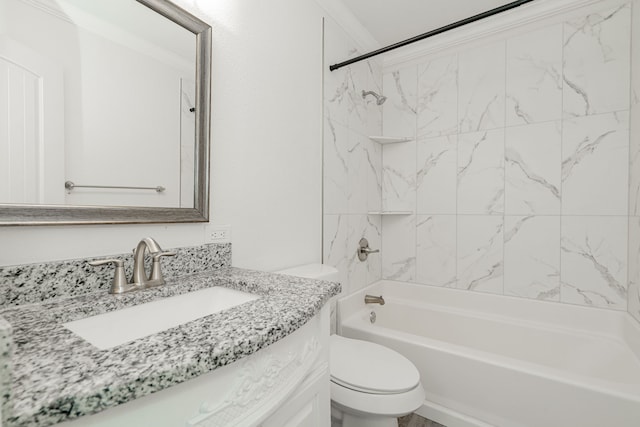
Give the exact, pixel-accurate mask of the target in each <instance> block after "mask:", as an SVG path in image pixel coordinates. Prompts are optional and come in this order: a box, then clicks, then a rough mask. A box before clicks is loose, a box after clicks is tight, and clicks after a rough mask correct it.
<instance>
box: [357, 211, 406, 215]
mask: <svg viewBox="0 0 640 427" xmlns="http://www.w3.org/2000/svg"><path fill="white" fill-rule="evenodd" d="M367 214H368V215H412V214H413V212H411V211H373V212H367Z"/></svg>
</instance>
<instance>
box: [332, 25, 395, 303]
mask: <svg viewBox="0 0 640 427" xmlns="http://www.w3.org/2000/svg"><path fill="white" fill-rule="evenodd" d="M358 54H360V52H358V50H357V48H356V47H355V43H354V42H353V41H352V40H351V39H350V37H349V36H348V35H347V34H346V33H345V32H344V30H343V29H342V28H341V27H340V26H339V25H338V24H337V23H336V22H335V21H333V20H332V19H330V18H325V23H324V69H325V72H324V114H323V119H324V170H323V185H324V202H323V210H324V214H323V233H324V235H323V262H324V263H325V264H329V265H332V266H334V267H336V268H337V269H338V270H339V271H340V275H341V283H342V289H343V293H349V292H352V291H355V290H358V289H361V288H363V287H364V286H366V285H368V284H369V283H373V282H375V281H377V280H380V277H381V260H380V259H381V258H380V255H378V254H374V255H371V256H370V257H369V260H368V261H367V262H360V261H359V260H358V258H357V255H356V249H357V247H358V242H359V241H360V239H361V238H363V237H366V238H367V240H368V241H369V246H370V247H371V248H374V249H378V248H380V245H381V235H382V224H381V219H380V216H379V215H369V212H375V211H380V210H381V203H382V187H383V185H384V184H383V182H382V146H381V145H380V144H378V143H376V142H373V141H371V140H370V139H369V136H371V135H381V134H382V107H380V106H378V105H377V104H376V101H375V98H374V97H372V96H367V97H366V98H363V97H362V91H363V90H365V91H369V90H372V91H374V92H376V93H379V94H382V68H381V66H380V65H379V64H378V63H377V62H376V61H374V60H371V61H363V62H359V63H356V64H353V65H350V66H348V67H344V68H341V69H339V70H336V71H333V72H332V71H329V65H331V64H335V63H337V62H342V61H344V60H346V59H348V58H350V57H353V56H357V55H358Z"/></svg>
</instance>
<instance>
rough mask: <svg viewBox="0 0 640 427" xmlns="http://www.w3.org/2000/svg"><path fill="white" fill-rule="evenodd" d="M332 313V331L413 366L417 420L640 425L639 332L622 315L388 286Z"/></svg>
mask: <svg viewBox="0 0 640 427" xmlns="http://www.w3.org/2000/svg"><path fill="white" fill-rule="evenodd" d="M365 294H372V295H382V296H383V297H384V299H385V301H386V304H385V305H383V306H380V305H376V304H368V305H366V306H365V304H364V295H365ZM337 307H338V308H337V315H338V333H340V334H341V335H344V336H346V337H351V338H359V339H364V340H368V341H373V342H377V343H379V344H382V345H385V346H387V347H390V348H392V349H394V350H396V351H398V352H399V353H401V354H403V355H404V356H405V357H407V358H408V359H410V360H411V361H412V362H413V363H414V364H415V365H416V367H417V368H418V370H419V371H420V376H421V379H422V384H423V386H424V388H425V391H426V399H425V402H424V404H423V406H422V407H421V408H420V409H419V410H418V411H417V413H418V414H420V415H422V416H424V417H427V418H430V419H432V420H434V421H437V422H440V423H442V424H444V425H446V426H447V427H472V426H473V427H487V426H500V427H525V426H526V427H591V426H593V427H609V426H611V427H639V426H640V325H638V323H637V322H635V321H634V320H633V319H632V318H631V316H630V315H629V314H627V313H626V312H618V311H613V310H603V309H595V308H588V307H580V306H572V305H567V304H557V303H549V302H542V301H535V300H527V299H524V298H513V297H505V296H497V295H490V294H482V293H476V292H468V291H461V290H455V289H446V288H438V287H432V286H423V285H415V284H410V283H403V282H393V281H380V282H377V283H374V284H373V285H370V286H368V287H367V288H365V289H363V290H361V291H358V292H356V293H354V294H351V295H349V296H347V297H345V298H342V299H341V300H339V301H338V306H337ZM371 312H374V313H375V317H376V320H375V323H371V321H370V317H371Z"/></svg>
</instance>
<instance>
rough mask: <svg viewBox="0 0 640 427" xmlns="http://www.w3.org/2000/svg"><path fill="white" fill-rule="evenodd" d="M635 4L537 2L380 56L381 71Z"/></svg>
mask: <svg viewBox="0 0 640 427" xmlns="http://www.w3.org/2000/svg"><path fill="white" fill-rule="evenodd" d="M634 1H638V0H536V1H534V2H531V3H527V4H524V5H522V6H520V7H517V8H515V9H512V10H509V11H507V12H503V13H501V14H499V15H495V16H492V17H491V18H487V19H484V20H481V21H477V22H474V23H472V24H468V25H465V26H463V27H459V28H456V29H455V30H451V31H448V32H446V33H442V34H439V35H437V36H434V37H432V38H429V39H425V40H422V41H420V42H416V43H414V44H412V45H409V46H406V47H403V48H400V49H397V50H395V51H393V52H390V53H386V54H384V56H383V68H384V70H385V72H386V71H387V70H389V69H391V68H398V66H400V65H402V64H406V63H410V62H414V61H417V60H421V59H423V58H424V57H425V56H431V55H437V54H439V53H442V52H445V51H450V50H455V49H461V48H468V47H469V44H472V43H478V42H483V41H486V40H490V39H492V38H497V37H504V36H506V35H508V33H513V32H517V31H519V32H522V31H524V30H525V29H527V27H534V26H536V25H538V26H539V25H540V24H541V23H544V24H545V25H549V24H550V23H551V21H558V22H561V20H563V19H567V18H570V17H571V15H572V14H575V13H576V12H577V11H582V12H583V13H584V12H586V13H589V12H590V11H592V10H593V11H595V10H602V9H606V8H608V7H616V6H617V5H620V4H623V3H632V2H634Z"/></svg>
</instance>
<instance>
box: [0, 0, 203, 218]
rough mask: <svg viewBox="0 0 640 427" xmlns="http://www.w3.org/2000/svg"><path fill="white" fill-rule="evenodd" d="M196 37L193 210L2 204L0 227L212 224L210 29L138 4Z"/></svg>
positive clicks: (162, 7)
mask: <svg viewBox="0 0 640 427" xmlns="http://www.w3.org/2000/svg"><path fill="white" fill-rule="evenodd" d="M136 1H137V2H139V3H141V4H143V5H145V6H147V7H149V8H150V9H151V10H153V11H155V12H157V13H159V14H161V15H163V16H164V17H166V18H168V19H170V20H171V21H173V22H175V23H176V24H178V25H180V26H182V27H184V28H185V29H187V30H189V31H191V32H192V33H194V34H195V36H196V106H195V108H196V111H195V114H196V130H195V138H196V141H195V153H194V169H195V182H194V207H193V208H162V207H153V208H152V207H129V206H126V207H125V206H64V205H19V204H4V203H0V226H2V225H4V226H7V225H65V224H142V223H177V222H207V221H208V220H209V143H210V142H209V138H210V108H211V107H210V105H211V26H209V25H208V24H206V23H205V22H203V21H201V20H200V19H198V18H196V17H195V16H193V15H191V14H190V13H189V12H187V11H185V10H183V9H182V8H180V7H178V6H176V5H175V4H173V3H171V2H170V1H169V0H136Z"/></svg>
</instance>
